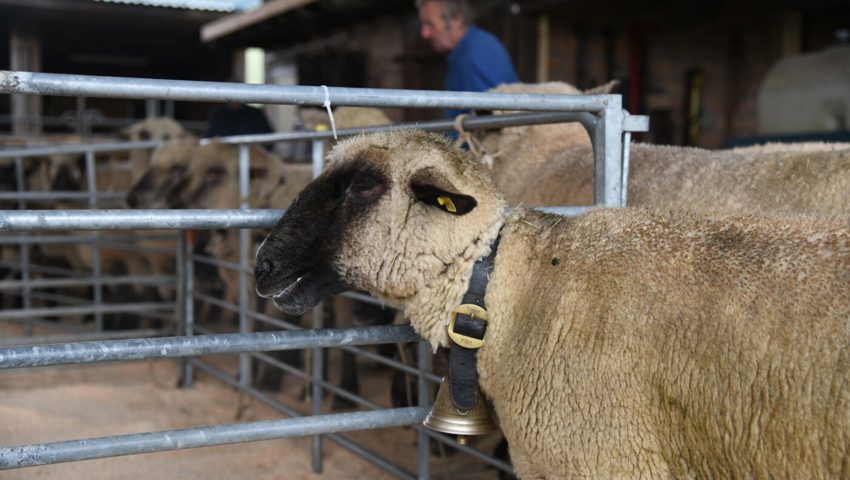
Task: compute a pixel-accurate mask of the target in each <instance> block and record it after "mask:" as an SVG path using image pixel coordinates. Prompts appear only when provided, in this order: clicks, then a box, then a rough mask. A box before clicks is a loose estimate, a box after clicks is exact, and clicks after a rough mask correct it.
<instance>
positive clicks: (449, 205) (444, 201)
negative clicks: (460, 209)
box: [437, 195, 457, 213]
mask: <svg viewBox="0 0 850 480" xmlns="http://www.w3.org/2000/svg"><path fill="white" fill-rule="evenodd" d="M437 203H439V204H440V205H442V206H444V207H446V210H448V211H450V212H452V213H457V208H455V204H454V202H452V199H451V198H449V197H447V196H445V195H440V196H439V197H437Z"/></svg>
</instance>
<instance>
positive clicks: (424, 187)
mask: <svg viewBox="0 0 850 480" xmlns="http://www.w3.org/2000/svg"><path fill="white" fill-rule="evenodd" d="M410 189H411V190H412V191H413V195H414V196H415V197H416V200H418V201H420V202H422V203H424V204H426V205H431V206H434V207H437V208H439V209H440V210H443V211H445V212H448V213H451V214H452V215H466V214H467V213H469V212H470V211H472V209H473V208H475V207H476V206H477V205H478V202H477V201H476V200H475V199H474V198H473V197H470V196H469V195H464V194H462V193H457V188H455V186H454V185H452V183H451V182H450V181H449V180H448V179H447V178H446V177H445V176H443V175H442V174H440V173H439V172H437V171H436V170H435V169H433V168H425V169H422V170H420V171H418V172H416V173H414V174H413V177H411V179H410Z"/></svg>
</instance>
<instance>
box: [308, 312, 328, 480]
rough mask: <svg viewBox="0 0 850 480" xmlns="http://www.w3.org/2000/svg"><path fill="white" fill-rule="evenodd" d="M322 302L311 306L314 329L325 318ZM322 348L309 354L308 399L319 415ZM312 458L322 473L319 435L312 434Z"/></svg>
mask: <svg viewBox="0 0 850 480" xmlns="http://www.w3.org/2000/svg"><path fill="white" fill-rule="evenodd" d="M324 305H325V303H324V302H319V304H318V305H316V306H315V307H313V310H312V314H313V319H312V327H313V328H314V329H320V328H322V327H324V324H325V319H324V315H323V313H324V311H323V310H324V308H325V307H324ZM322 353H323V352H322V350H321V349H318V348H314V349H313V350H312V351H311V352H310V355H311V356H312V368H313V371H312V372H311V373H312V375H311V377H312V380H313V381H312V382H311V384H310V388H311V391H310V401H311V404H312V411H313V415H321V414H322V385H321V382H322V381H323V380H324V378H323V374H324V363H325V361H324V360H325V359H324V355H323V354H322ZM311 450H312V459H313V472H314V473H322V460H323V458H322V457H323V453H322V437H321V436H320V435H314V436H313V438H312V449H311Z"/></svg>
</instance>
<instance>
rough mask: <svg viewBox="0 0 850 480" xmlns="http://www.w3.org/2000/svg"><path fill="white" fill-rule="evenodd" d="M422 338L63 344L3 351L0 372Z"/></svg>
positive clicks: (296, 336)
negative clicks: (53, 366) (64, 365)
mask: <svg viewBox="0 0 850 480" xmlns="http://www.w3.org/2000/svg"><path fill="white" fill-rule="evenodd" d="M418 340H420V338H419V336H417V335H416V333H415V332H414V331H413V328H412V327H410V326H409V325H385V326H380V327H350V328H338V329H329V328H326V329H321V330H301V331H297V332H256V333H231V334H222V335H205V336H200V337H198V336H196V337H164V338H153V339H135V340H115V341H107V342H85V343H65V344H57V345H44V346H39V347H21V348H6V349H0V370H2V369H9V368H23V367H42V366H49V365H63V364H79V363H96V362H111V361H117V360H144V359H148V358H177V357H191V356H196V355H209V354H214V353H238V352H243V351H244V352H260V351H267V350H294V349H304V348H324V347H339V346H342V345H376V344H380V343H390V342H413V341H418Z"/></svg>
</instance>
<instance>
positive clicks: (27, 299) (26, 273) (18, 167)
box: [15, 157, 32, 337]
mask: <svg viewBox="0 0 850 480" xmlns="http://www.w3.org/2000/svg"><path fill="white" fill-rule="evenodd" d="M24 172H25V171H24V161H23V159H22V158H21V157H15V181H16V182H17V186H18V192H24V191H26V189H27V184H26V178H25V173H24ZM18 208H19V209H21V210H23V209H25V208H27V205H26V202H25V201H24V200H18ZM19 250H20V255H21V258H20V260H21V263H20V265H21V280H22V281H24V282H28V281H29V280H30V270H29V268H30V267H29V264H30V247H29V245H20V246H19ZM31 293H32V290H31V289H30V288H29V287H25V288H24V290H23V307H24V309H25V310H28V309H30V308H32V297H31ZM30 335H32V324H30V322H29V321H24V336H25V337H29V336H30Z"/></svg>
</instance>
